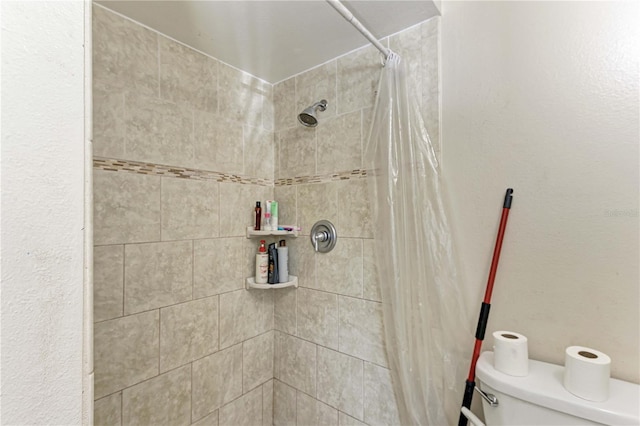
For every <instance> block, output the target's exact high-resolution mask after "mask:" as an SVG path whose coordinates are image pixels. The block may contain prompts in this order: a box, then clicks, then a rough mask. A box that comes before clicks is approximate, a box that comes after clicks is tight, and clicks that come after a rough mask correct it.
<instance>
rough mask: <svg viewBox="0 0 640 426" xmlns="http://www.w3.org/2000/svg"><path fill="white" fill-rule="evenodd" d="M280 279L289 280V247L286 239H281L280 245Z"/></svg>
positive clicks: (281, 280)
mask: <svg viewBox="0 0 640 426" xmlns="http://www.w3.org/2000/svg"><path fill="white" fill-rule="evenodd" d="M278 281H280V282H281V283H286V282H288V281H289V247H287V242H286V241H285V240H280V245H279V246H278Z"/></svg>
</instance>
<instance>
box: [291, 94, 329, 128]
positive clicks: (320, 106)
mask: <svg viewBox="0 0 640 426" xmlns="http://www.w3.org/2000/svg"><path fill="white" fill-rule="evenodd" d="M325 109H327V101H326V100H324V99H323V100H321V101H320V102H316V103H315V104H313V105H311V106H310V107H309V108H307V109H305V110H304V111H302V112H301V113H300V114H298V121H299V122H300V123H302V124H303V125H305V126H307V127H316V126H317V125H318V117H316V111H317V110H320V111H324V110H325Z"/></svg>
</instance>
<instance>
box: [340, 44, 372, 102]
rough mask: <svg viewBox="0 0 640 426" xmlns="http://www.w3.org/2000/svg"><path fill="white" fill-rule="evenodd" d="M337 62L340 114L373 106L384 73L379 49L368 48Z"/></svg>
mask: <svg viewBox="0 0 640 426" xmlns="http://www.w3.org/2000/svg"><path fill="white" fill-rule="evenodd" d="M337 61H338V113H339V114H344V113H345V112H350V111H356V110H359V109H362V108H367V107H370V106H372V105H373V102H374V99H375V91H376V90H377V88H378V80H379V79H380V73H381V71H382V64H381V58H380V52H379V51H378V49H376V48H375V47H373V46H367V47H365V48H363V49H358V50H357V51H355V52H353V53H351V54H349V55H346V56H343V57H341V58H338V60H337Z"/></svg>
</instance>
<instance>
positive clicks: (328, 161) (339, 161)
mask: <svg viewBox="0 0 640 426" xmlns="http://www.w3.org/2000/svg"><path fill="white" fill-rule="evenodd" d="M361 116H362V114H361V112H360V110H357V111H354V112H351V113H348V114H343V115H338V116H336V117H332V118H329V119H326V120H324V121H323V122H322V126H318V127H317V132H316V133H317V137H318V170H317V172H318V174H326V173H334V172H343V171H346V170H355V169H359V168H361V167H362V135H361V127H362V123H361V121H360V120H361Z"/></svg>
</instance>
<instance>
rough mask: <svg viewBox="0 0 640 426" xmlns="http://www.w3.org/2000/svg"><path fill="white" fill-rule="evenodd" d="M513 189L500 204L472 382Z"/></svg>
mask: <svg viewBox="0 0 640 426" xmlns="http://www.w3.org/2000/svg"><path fill="white" fill-rule="evenodd" d="M512 194H513V189H511V188H509V189H507V194H506V195H505V197H504V204H503V206H502V217H501V218H500V226H499V227H498V237H497V238H496V246H495V248H494V249H493V259H492V260H491V269H490V270H489V279H488V281H487V288H486V290H485V292H484V300H483V301H482V308H481V309H480V318H479V319H478V328H477V329H476V343H475V345H474V347H473V356H472V358H471V367H470V368H469V377H468V379H469V381H470V382H472V381H474V380H475V378H476V363H477V362H478V358H479V357H480V349H481V348H482V341H483V340H484V333H485V331H486V329H487V322H488V320H489V308H490V307H491V294H492V293H493V283H494V282H495V280H496V271H497V270H498V262H499V261H500V251H501V250H502V240H503V239H504V230H505V229H506V227H507V219H508V218H509V211H510V210H511V200H512V199H513V196H512Z"/></svg>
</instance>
